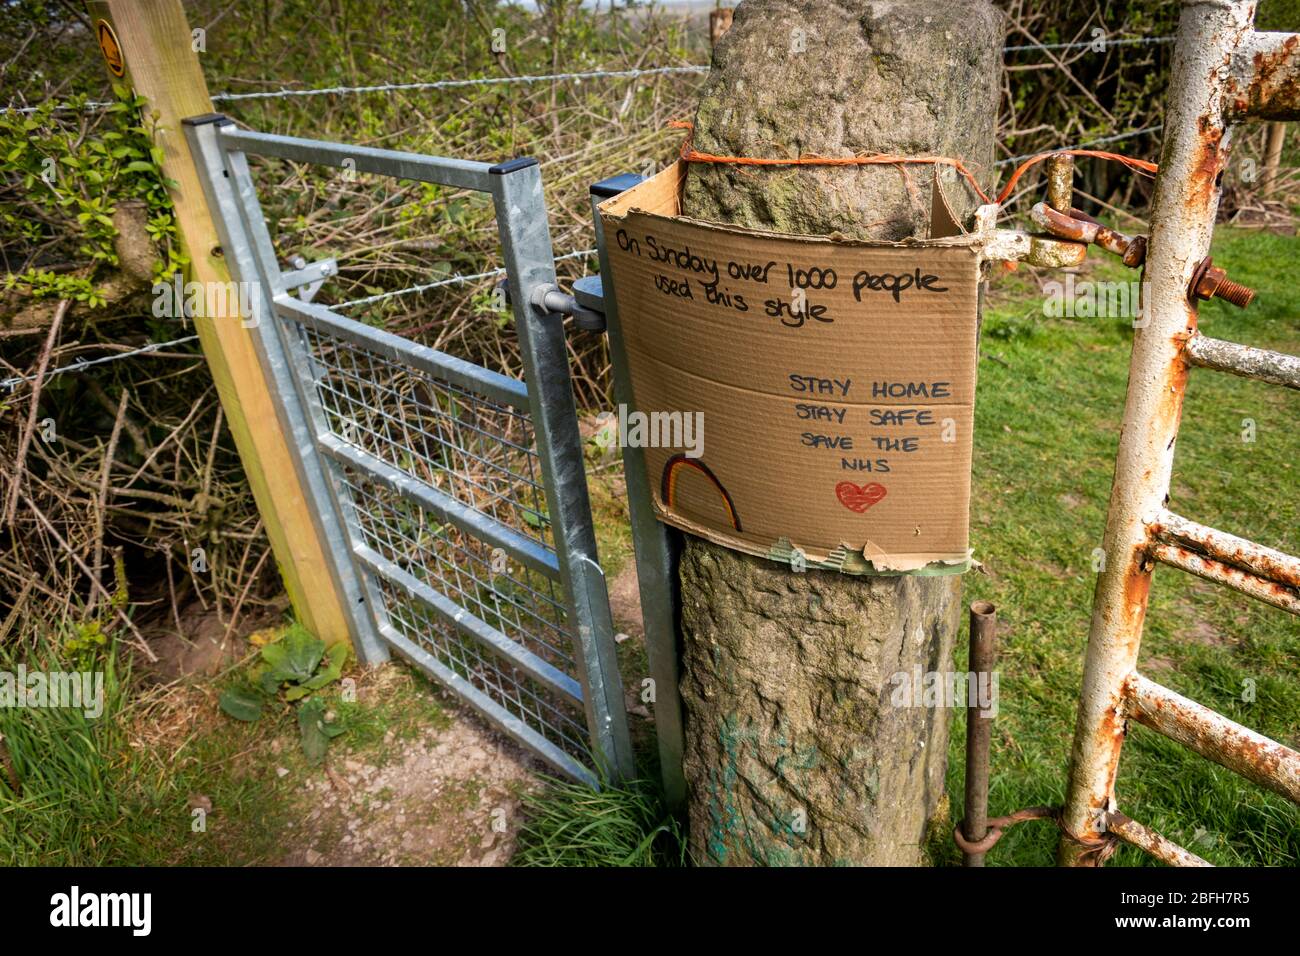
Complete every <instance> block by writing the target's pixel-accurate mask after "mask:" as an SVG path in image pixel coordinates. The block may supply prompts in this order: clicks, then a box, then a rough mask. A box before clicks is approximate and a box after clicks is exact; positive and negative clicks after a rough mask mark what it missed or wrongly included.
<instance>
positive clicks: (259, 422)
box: [87, 0, 350, 644]
mask: <svg viewBox="0 0 1300 956" xmlns="http://www.w3.org/2000/svg"><path fill="white" fill-rule="evenodd" d="M87 9H88V11H89V13H90V18H91V25H92V29H93V31H94V35H95V38H96V39H97V40H98V41H99V44H100V50H101V52H102V53H103V55H104V59H105V63H106V65H107V67H108V71H109V73H110V74H111V75H112V76H113V79H114V81H115V82H120V83H126V84H127V85H129V86H131V87H132V88H134V90H135V92H136V93H138V94H139V95H141V96H143V97H144V98H145V99H147V100H148V107H147V110H148V112H149V113H150V114H151V115H153V116H154V117H156V119H157V133H156V141H157V143H158V145H160V146H161V147H162V148H163V163H162V169H163V174H164V175H165V176H167V177H168V178H170V179H172V180H174V181H175V182H176V183H177V184H178V185H177V187H176V188H174V189H172V191H171V194H172V202H173V203H174V204H175V209H176V221H177V226H178V231H179V233H180V238H181V242H182V245H183V246H184V249H185V253H186V255H188V256H189V258H190V262H191V265H190V274H189V276H188V279H189V280H190V281H194V282H199V283H202V284H204V286H205V287H207V288H213V286H210V285H208V283H223V284H224V283H227V282H229V281H230V271H229V269H228V268H227V266H226V264H225V262H224V261H223V260H222V253H221V248H220V243H219V240H218V238H217V231H216V227H215V226H214V225H213V222H212V217H211V214H210V213H209V211H208V204H207V201H206V199H205V198H204V196H203V188H202V186H201V185H200V183H199V178H198V173H197V172H196V170H195V167H194V162H193V160H192V159H191V158H190V150H189V145H188V144H187V143H186V140H185V135H184V133H183V132H182V131H181V120H183V119H184V118H186V117H187V116H197V115H200V114H203V113H211V112H212V101H211V100H210V99H209V98H208V88H207V84H206V83H205V82H204V79H203V71H202V68H201V67H200V65H199V58H198V54H197V53H196V52H195V50H194V47H193V42H194V41H193V37H192V34H191V32H190V26H189V23H188V22H187V21H186V18H185V11H184V10H183V9H182V7H181V0H91V2H89V3H88V4H87ZM114 51H116V53H114ZM212 298H213V297H211V296H209V297H208V299H209V301H212ZM224 298H225V299H226V300H227V306H226V308H227V310H228V314H216V315H212V314H209V315H205V316H195V317H194V319H193V321H194V326H195V330H196V331H197V332H198V335H199V342H200V344H201V345H202V348H203V355H204V357H205V358H206V359H207V363H208V368H209V369H210V370H211V372H212V379H213V381H214V382H215V383H216V386H217V394H218V395H219V396H220V398H221V406H222V408H223V409H224V410H225V416H226V421H227V423H228V425H229V428H230V432H231V434H232V435H233V436H234V439H235V446H236V448H237V449H238V450H239V457H240V460H241V461H242V462H243V466H244V473H245V475H247V477H248V484H249V486H250V488H251V489H252V491H253V497H254V499H255V500H256V501H257V507H258V510H259V511H260V513H261V515H262V522H263V524H264V525H265V526H266V533H267V537H268V538H269V539H270V541H271V547H272V549H273V550H274V552H275V557H276V560H277V562H278V563H279V566H280V574H281V576H282V577H283V579H284V585H285V589H286V590H287V591H288V593H289V599H290V601H292V602H293V607H294V610H295V612H296V613H297V615H298V619H299V620H300V621H301V622H302V624H303V625H304V626H305V627H307V628H308V629H309V630H310V631H311V632H312V633H313V634H315V635H316V636H317V637H319V638H321V639H322V640H324V641H325V642H327V643H330V644H333V643H335V642H337V641H343V640H348V639H349V638H350V635H349V633H348V627H347V616H346V615H345V613H344V606H343V603H342V602H343V597H342V595H341V594H340V593H338V591H337V590H336V588H335V585H334V583H333V580H334V579H333V578H332V576H331V574H330V572H329V564H328V561H327V559H326V552H325V548H326V547H327V545H326V542H325V541H324V540H323V538H322V537H321V536H320V534H319V533H318V531H317V527H316V524H315V522H314V521H313V520H312V515H311V513H310V510H309V507H308V498H307V496H306V495H304V493H303V488H302V486H301V483H300V481H299V477H298V473H297V471H296V470H295V469H294V465H293V457H292V455H291V454H290V450H289V446H288V443H287V440H286V438H285V436H284V435H283V434H282V432H281V429H280V426H279V419H278V417H277V415H276V411H275V404H274V402H273V400H272V395H271V383H270V382H269V381H268V380H267V379H266V377H265V376H264V374H263V371H262V367H261V364H260V362H259V361H258V357H257V353H256V351H255V350H254V346H253V338H252V335H251V334H250V331H249V329H247V328H245V327H244V325H243V322H242V321H241V320H242V319H243V318H244V316H242V315H241V314H240V313H239V307H240V303H239V298H240V297H239V296H234V297H231V296H225V297H224Z"/></svg>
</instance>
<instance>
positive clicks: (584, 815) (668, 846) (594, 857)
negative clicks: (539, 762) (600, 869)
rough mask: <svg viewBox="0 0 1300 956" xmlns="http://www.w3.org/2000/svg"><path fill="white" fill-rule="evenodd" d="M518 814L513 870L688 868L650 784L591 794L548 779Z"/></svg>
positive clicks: (680, 839)
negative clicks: (521, 822)
mask: <svg viewBox="0 0 1300 956" xmlns="http://www.w3.org/2000/svg"><path fill="white" fill-rule="evenodd" d="M523 809H524V819H525V823H524V825H523V827H522V829H521V830H520V832H519V840H518V844H517V848H516V851H515V856H514V859H513V861H512V862H513V864H514V865H515V866H685V865H686V864H687V859H686V835H685V834H684V833H683V832H682V828H681V824H680V823H679V822H678V821H677V819H676V818H675V817H674V816H673V815H672V814H670V813H668V812H667V811H666V810H665V809H664V806H663V800H662V796H661V794H660V792H659V789H658V787H656V786H655V784H653V783H652V782H650V781H649V780H644V779H640V780H633V781H630V782H629V783H626V784H623V785H621V786H617V787H615V786H610V785H605V786H603V787H602V788H601V789H600V790H592V789H591V788H590V787H588V786H586V785H584V784H581V783H574V782H572V781H569V780H557V779H551V780H550V781H549V782H548V785H547V786H546V787H545V788H544V789H542V790H540V791H537V792H535V793H530V794H528V795H527V796H525V798H524V801H523Z"/></svg>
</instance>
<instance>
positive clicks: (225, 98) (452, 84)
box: [212, 63, 709, 103]
mask: <svg viewBox="0 0 1300 956" xmlns="http://www.w3.org/2000/svg"><path fill="white" fill-rule="evenodd" d="M708 69H709V66H708V64H707V63H705V64H690V65H687V66H656V67H649V68H646V69H632V70H591V71H589V72H587V73H542V74H535V75H531V76H484V77H473V78H470V79H465V80H429V81H428V82H418V83H381V84H378V85H376V86H327V87H322V88H320V89H310V90H287V89H279V90H266V91H263V92H258V93H214V94H213V95H212V102H214V103H229V102H233V101H236V100H267V99H278V98H280V97H290V96H329V95H342V94H345V93H388V92H392V91H396V90H448V89H457V88H459V87H463V86H499V85H504V84H511V83H549V82H551V81H554V80H576V81H578V82H582V81H583V80H589V79H607V78H611V77H626V78H627V79H637V78H639V77H642V76H655V75H659V74H668V73H706V72H708Z"/></svg>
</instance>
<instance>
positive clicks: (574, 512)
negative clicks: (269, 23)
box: [185, 114, 632, 784]
mask: <svg viewBox="0 0 1300 956" xmlns="http://www.w3.org/2000/svg"><path fill="white" fill-rule="evenodd" d="M185 133H186V136H187V138H188V140H189V144H190V148H191V152H192V153H193V156H194V159H195V162H196V164H197V166H198V168H199V174H200V179H201V180H202V182H203V185H204V190H205V193H206V195H207V200H208V205H209V207H210V208H211V210H212V214H213V218H214V220H215V221H216V223H217V228H218V234H219V236H220V238H221V242H222V249H223V252H224V255H225V258H226V260H227V261H228V262H229V264H230V268H231V274H232V276H233V277H234V278H235V279H236V280H237V281H239V282H243V283H249V284H250V291H251V296H250V303H251V315H250V317H249V320H248V324H250V325H251V327H252V333H253V336H254V340H255V342H256V344H257V348H258V351H259V358H260V359H261V361H262V363H263V367H264V371H265V372H266V374H267V375H268V377H269V378H270V379H271V380H272V381H273V383H274V391H275V394H276V400H277V402H278V408H277V410H276V411H277V414H278V415H279V418H280V422H281V425H282V427H283V428H284V429H285V430H286V431H288V432H289V433H291V434H292V436H293V441H292V443H291V444H292V446H293V447H294V449H295V451H296V462H295V464H296V466H297V467H298V469H299V471H300V478H301V480H302V482H303V485H304V487H306V488H307V489H308V492H309V494H310V496H311V497H312V499H313V500H312V502H311V504H312V506H313V507H312V511H313V513H314V516H315V518H316V520H317V521H318V523H319V525H320V530H321V533H322V535H323V536H324V537H325V539H326V540H327V541H328V542H329V543H330V545H331V548H330V550H331V552H332V553H331V555H330V560H331V561H332V568H331V570H332V572H333V574H334V576H335V582H334V583H335V586H336V587H338V588H339V589H340V591H341V592H342V593H343V594H345V595H346V597H347V599H348V604H349V612H350V622H349V623H350V626H351V629H352V632H353V637H354V643H355V646H356V648H357V651H358V654H359V655H360V656H361V658H362V659H363V660H365V661H366V662H370V663H373V662H377V661H382V660H384V659H386V658H387V656H388V652H389V650H390V649H391V650H394V651H397V652H398V653H400V654H401V655H402V656H403V657H405V658H407V659H408V660H410V661H411V662H413V663H414V664H415V665H417V666H418V667H420V668H421V669H423V670H424V671H426V672H427V673H428V674H429V675H430V676H432V677H433V678H434V679H436V680H437V681H438V682H440V683H441V684H443V685H444V686H446V687H447V688H448V689H450V690H451V691H452V692H453V693H455V694H457V695H458V696H459V697H461V698H463V699H464V700H465V701H466V702H468V703H469V704H470V705H472V706H473V707H474V708H475V709H477V710H478V711H479V712H480V713H481V714H483V716H485V717H486V718H487V719H488V720H489V721H491V722H492V723H494V724H496V725H497V726H498V727H500V728H501V729H502V730H504V731H505V732H506V733H508V734H509V735H511V736H512V737H514V738H515V739H517V740H518V741H519V742H520V743H522V744H524V745H525V746H527V747H528V748H529V749H531V750H532V751H534V752H535V753H537V754H538V755H539V756H541V757H542V758H543V759H545V760H546V761H547V762H548V763H550V764H551V765H552V766H553V767H555V768H556V769H558V770H560V771H562V772H564V773H566V774H568V775H570V776H573V777H575V778H577V779H580V780H584V781H586V782H589V783H593V784H594V783H597V782H598V781H599V780H600V778H601V775H602V773H603V774H606V775H608V776H609V777H611V778H614V779H618V778H621V777H625V776H628V775H630V774H631V772H632V752H631V745H630V741H629V737H628V729H627V716H626V712H625V706H624V702H623V690H622V686H621V683H620V681H619V674H618V666H617V660H616V657H615V652H614V641H613V627H612V624H611V620H610V610H609V600H608V594H607V591H606V587H605V579H604V575H603V573H602V572H601V569H600V566H599V564H598V563H597V558H596V541H595V534H594V531H593V529H592V522H591V513H590V506H589V502H588V497H587V490H586V484H585V473H584V469H583V456H582V445H581V440H580V437H579V435H578V430H577V416H576V413H575V409H574V402H573V394H572V388H571V383H570V378H569V368H568V361H567V355H566V350H565V343H564V332H563V327H562V324H561V316H560V315H558V314H556V313H554V312H551V311H547V310H546V308H545V302H546V301H548V300H547V299H546V295H547V293H548V292H550V293H553V292H554V290H555V268H554V258H553V253H552V249H551V240H550V232H549V229H548V226H547V219H546V207H545V203H544V200H543V196H542V181H541V174H540V169H539V167H538V165H537V163H536V162H535V161H533V160H515V161H513V162H509V163H504V164H501V165H496V166H490V165H488V164H486V163H476V162H467V161H464V160H457V159H442V158H436V157H430V156H421V155H417V154H412V153H400V152H393V151H389V150H379V149H370V148H363V147H351V146H346V145H340V144H337V143H324V142H316V141H312V140H304V139H295V138H290V137H285V136H274V135H269V134H265V133H256V132H247V131H242V130H239V129H237V128H236V127H235V125H234V124H233V123H231V122H230V121H229V120H227V119H226V118H225V117H223V116H220V115H216V114H214V115H208V116H199V117H193V118H191V119H188V120H186V121H185ZM249 154H253V155H260V156H269V157H279V158H282V159H287V160H291V161H294V162H300V163H312V164H320V165H326V166H334V167H341V168H345V169H349V170H355V171H356V172H361V173H375V174H378V175H383V176H390V177H393V178H395V179H404V180H415V181H420V182H429V183H437V184H441V185H444V186H450V187H453V188H458V189H469V190H475V191H478V192H482V193H486V194H488V195H490V196H491V197H492V200H493V202H494V204H495V209H496V218H497V229H498V233H499V235H500V238H501V247H502V256H503V259H504V265H505V269H506V275H507V278H508V284H509V292H510V301H511V303H512V307H513V311H514V316H515V328H516V331H517V333H518V337H519V344H520V350H521V352H522V354H523V361H524V369H525V381H518V380H516V379H513V378H509V377H507V376H504V375H501V374H498V373H496V372H492V371H490V370H488V369H486V368H482V367H480V366H477V365H474V364H471V363H469V362H466V361H463V360H461V359H458V358H456V357H454V356H451V355H447V354H445V353H443V352H439V351H435V350H434V349H431V348H428V347H426V346H422V345H419V344H417V343H415V342H412V341H409V340H407V339H404V338H401V337H399V336H396V335H393V334H391V333H388V332H385V331H383V330H380V329H376V328H373V327H371V326H368V325H365V324H362V323H360V322H357V321H354V320H352V319H349V318H347V317H345V316H343V315H340V314H338V313H337V312H333V311H331V310H330V309H328V308H325V307H322V306H319V305H315V304H312V303H310V302H306V301H303V299H302V298H301V297H295V296H294V295H292V294H290V293H291V290H293V289H294V288H296V287H298V286H302V285H307V284H309V283H312V282H314V281H317V280H319V279H321V278H322V277H324V276H327V275H329V274H331V273H332V272H333V271H334V264H333V263H332V262H329V261H327V262H324V263H317V264H315V265H312V266H305V267H303V268H299V269H296V270H292V271H289V272H284V271H282V270H281V268H280V266H279V264H278V261H277V257H276V253H275V249H274V247H273V244H272V240H271V236H270V233H269V232H268V230H267V227H266V223H265V220H264V218H263V215H262V210H261V206H260V204H259V202H258V198H257V191H256V187H255V185H254V181H253V176H252V173H251V170H250V167H249V163H248V159H247V156H248V155H249ZM535 301H536V302H537V303H538V304H537V305H534V302H535Z"/></svg>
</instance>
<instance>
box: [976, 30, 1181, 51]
mask: <svg viewBox="0 0 1300 956" xmlns="http://www.w3.org/2000/svg"><path fill="white" fill-rule="evenodd" d="M1174 39H1175V38H1174V36H1173V35H1172V34H1171V35H1169V36H1162V37H1117V38H1115V39H1110V38H1106V39H1102V38H1097V39H1094V40H1075V41H1073V42H1070V43H1038V42H1037V41H1035V42H1033V43H1025V44H1023V45H1017V46H1004V47H1003V48H1002V52H1003V53H1019V52H1021V51H1023V50H1082V49H1085V48H1091V49H1094V50H1095V49H1096V48H1097V47H1102V48H1103V49H1104V48H1106V47H1112V46H1148V45H1154V44H1161V43H1173V42H1174Z"/></svg>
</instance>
